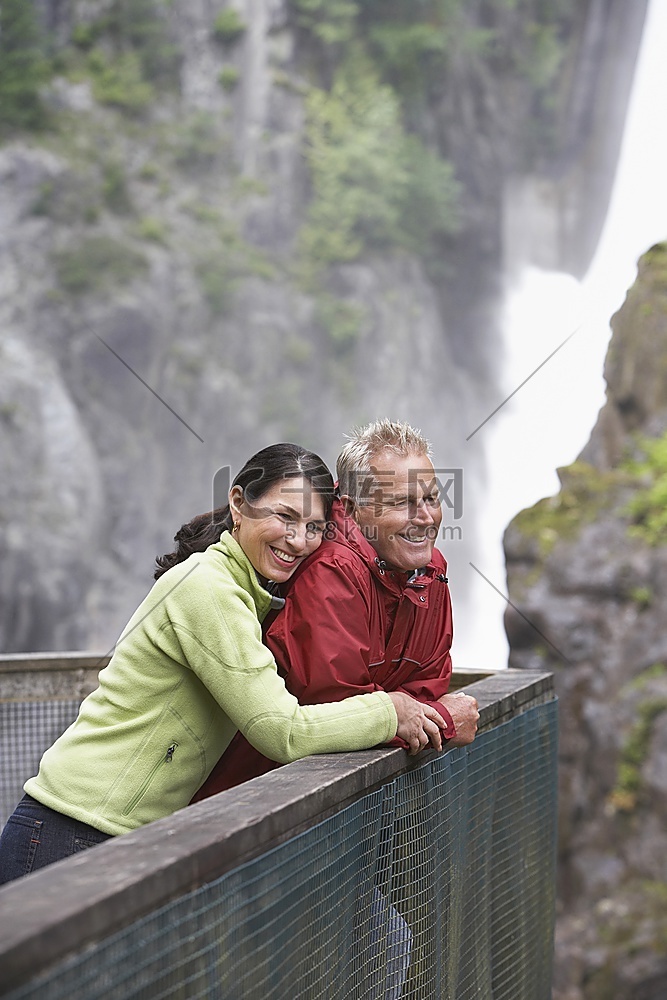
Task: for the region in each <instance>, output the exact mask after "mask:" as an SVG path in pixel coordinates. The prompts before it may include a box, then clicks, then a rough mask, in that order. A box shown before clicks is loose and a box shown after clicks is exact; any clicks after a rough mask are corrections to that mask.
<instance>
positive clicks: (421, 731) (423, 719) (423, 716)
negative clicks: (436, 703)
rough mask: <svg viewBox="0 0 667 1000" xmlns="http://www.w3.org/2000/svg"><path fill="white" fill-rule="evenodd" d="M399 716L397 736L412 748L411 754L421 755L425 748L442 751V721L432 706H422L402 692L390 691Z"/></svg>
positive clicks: (389, 693)
mask: <svg viewBox="0 0 667 1000" xmlns="http://www.w3.org/2000/svg"><path fill="white" fill-rule="evenodd" d="M387 694H388V695H389V697H390V698H391V700H392V702H393V703H394V708H395V709H396V715H397V716H398V729H397V731H396V735H397V736H400V737H401V739H403V740H405V742H406V743H407V744H408V746H409V747H410V753H419V751H420V750H423V749H424V747H427V746H429V745H430V746H432V747H433V748H434V749H435V750H442V735H441V733H440V726H439V725H438V722H440V724H442V719H441V717H440V716H439V715H438V713H437V712H436V711H435V709H434V708H431V706H430V705H422V704H421V702H419V701H415V699H414V698H411V697H410V695H408V694H403V693H402V692H401V691H388V692H387Z"/></svg>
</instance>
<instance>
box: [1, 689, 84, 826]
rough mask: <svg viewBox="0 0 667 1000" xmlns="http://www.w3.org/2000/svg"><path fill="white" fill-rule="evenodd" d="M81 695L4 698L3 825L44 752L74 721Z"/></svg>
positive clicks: (2, 744) (35, 771)
mask: <svg viewBox="0 0 667 1000" xmlns="http://www.w3.org/2000/svg"><path fill="white" fill-rule="evenodd" d="M80 704H81V700H80V699H71V700H69V701H23V702H15V701H6V702H0V828H1V827H3V826H4V825H5V823H6V821H7V817H8V816H9V815H10V814H11V813H12V812H13V810H14V806H15V805H16V803H17V802H18V801H19V799H20V798H21V796H22V795H23V782H24V781H27V779H28V778H30V777H31V776H32V775H33V774H37V768H38V767H39V762H40V760H41V757H42V754H43V753H44V751H45V750H47V749H48V748H49V747H50V746H51V744H52V743H53V742H54V741H55V740H57V739H58V737H59V736H60V735H61V734H62V733H64V732H65V730H66V729H67V727H68V726H69V725H70V724H71V723H72V722H74V720H75V718H76V716H77V712H78V711H79V705H80Z"/></svg>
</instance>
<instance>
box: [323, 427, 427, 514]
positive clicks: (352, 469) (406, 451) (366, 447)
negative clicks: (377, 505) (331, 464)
mask: <svg viewBox="0 0 667 1000" xmlns="http://www.w3.org/2000/svg"><path fill="white" fill-rule="evenodd" d="M346 437H347V439H348V440H347V442H346V444H344V445H343V447H342V449H341V453H340V455H339V456H338V459H337V461H336V475H337V477H338V492H339V493H340V495H341V496H349V497H351V498H352V499H353V500H356V501H357V502H360V503H364V502H369V500H370V496H371V495H372V494H373V493H374V491H375V479H374V476H373V473H372V471H371V466H373V465H375V459H376V458H377V456H378V455H380V454H381V453H382V452H383V451H391V452H393V453H394V454H395V455H400V457H401V458H405V457H406V456H408V455H427V456H428V457H429V458H430V457H431V445H430V443H429V441H428V440H427V439H426V438H425V437H424V435H423V434H422V432H421V431H420V430H419V429H417V428H415V427H411V426H410V424H405V423H401V422H399V421H394V420H389V419H388V418H387V417H383V418H382V419H381V420H374V421H373V422H372V423H370V424H366V426H365V427H356V428H354V430H353V431H352V433H351V434H347V435H346ZM361 493H363V498H362V496H360V494H361Z"/></svg>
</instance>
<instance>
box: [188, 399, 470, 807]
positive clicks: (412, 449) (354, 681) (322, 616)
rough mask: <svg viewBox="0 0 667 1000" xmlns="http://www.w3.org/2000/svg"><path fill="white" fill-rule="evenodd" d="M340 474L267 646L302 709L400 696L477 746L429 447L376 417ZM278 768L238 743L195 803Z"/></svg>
mask: <svg viewBox="0 0 667 1000" xmlns="http://www.w3.org/2000/svg"><path fill="white" fill-rule="evenodd" d="M336 471H337V475H338V491H339V497H340V499H338V500H336V501H335V503H334V511H333V514H332V524H331V525H330V526H329V529H328V531H327V533H326V536H325V538H324V540H323V542H322V544H321V545H320V547H319V548H318V549H317V550H316V552H315V553H314V554H313V555H312V556H311V557H310V558H309V559H308V560H307V561H306V562H305V563H304V564H303V566H302V567H301V568H300V569H299V570H297V572H296V573H295V575H294V577H293V579H292V581H291V582H290V586H289V591H288V593H287V595H286V599H285V607H284V608H283V609H282V610H281V611H279V612H277V613H276V614H275V615H273V617H272V619H271V620H270V621H269V620H268V619H267V622H268V625H267V622H265V634H264V641H265V643H266V644H267V646H268V647H269V648H270V649H271V651H272V652H273V655H274V656H275V658H276V662H277V664H278V669H279V671H280V672H281V674H282V675H283V676H284V677H285V683H286V685H287V687H288V689H289V690H290V691H291V692H292V693H293V694H294V695H296V697H297V698H298V699H299V701H300V702H302V703H303V704H315V703H318V702H324V701H335V700H339V699H342V698H346V697H348V696H349V695H352V694H365V693H368V692H370V691H377V690H385V691H403V692H404V693H406V694H408V695H411V696H412V697H414V698H416V699H417V700H418V701H421V702H424V703H429V704H431V705H432V706H433V707H434V708H436V710H437V711H438V712H439V714H440V715H441V717H442V719H443V727H442V728H443V734H444V737H445V738H446V739H448V740H449V745H450V746H464V745H466V744H468V743H471V742H472V740H473V739H474V737H475V733H476V731H477V720H478V718H479V713H478V711H477V702H476V700H475V699H474V698H472V697H470V696H469V695H466V694H463V693H462V692H457V693H454V694H448V693H447V692H448V687H449V681H450V677H451V670H452V667H451V656H450V646H451V642H452V613H451V601H450V596H449V587H448V585H447V577H446V569H447V564H446V562H445V560H444V558H443V556H442V555H441V553H440V552H439V551H438V550H437V549H436V548H435V541H436V538H437V535H438V530H439V528H440V523H441V520H442V510H441V506H440V497H439V492H438V485H437V481H436V477H435V470H434V468H433V464H432V462H431V458H430V446H429V444H428V442H427V441H426V439H425V438H424V437H423V435H422V434H421V432H419V431H417V430H415V429H413V428H412V427H410V426H409V425H407V424H402V423H395V422H392V421H389V420H386V419H385V420H379V421H376V422H374V423H371V424H369V425H368V426H367V427H365V428H362V429H361V430H359V431H357V432H355V433H354V434H353V435H352V436H351V437H350V439H349V441H348V443H347V444H346V445H345V446H344V447H343V449H342V451H341V453H340V455H339V457H338V462H337V464H336ZM394 742H395V743H396V744H397V745H405V744H402V743H401V741H394ZM277 766H279V765H277V764H275V763H274V762H273V761H269V760H267V759H266V758H264V757H262V756H261V754H259V753H258V752H257V751H255V750H254V749H253V748H252V747H251V746H250V745H249V744H248V743H247V742H246V740H245V739H244V738H243V737H242V736H241V734H237V736H236V737H235V739H234V741H233V742H232V744H231V745H230V746H229V748H228V749H227V751H226V752H225V754H224V756H223V757H222V758H221V760H220V761H219V762H218V764H217V765H216V767H215V768H214V770H213V772H212V773H211V775H210V776H209V778H208V779H207V781H206V782H205V783H204V785H203V786H202V788H201V789H200V790H199V792H198V793H197V795H196V796H195V799H194V801H197V800H199V799H201V798H206V797H207V796H208V795H212V794H214V793H215V792H218V791H222V790H223V789H225V788H231V787H233V786H234V785H237V784H240V783H241V782H242V781H247V780H248V779H249V778H252V777H256V776H257V775H258V774H263V773H265V772H266V771H269V770H271V769H272V768H274V767H277Z"/></svg>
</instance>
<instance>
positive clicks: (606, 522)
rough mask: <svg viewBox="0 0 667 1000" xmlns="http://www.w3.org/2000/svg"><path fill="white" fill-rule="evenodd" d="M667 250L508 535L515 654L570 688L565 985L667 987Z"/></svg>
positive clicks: (565, 724)
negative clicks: (596, 391) (569, 444)
mask: <svg viewBox="0 0 667 1000" xmlns="http://www.w3.org/2000/svg"><path fill="white" fill-rule="evenodd" d="M666 264H667V246H664V245H661V246H658V247H655V248H653V249H652V250H651V251H649V252H648V253H647V254H646V255H645V256H644V257H643V258H642V260H641V261H640V264H639V273H638V278H637V281H636V283H635V285H634V286H633V288H631V289H630V291H629V293H628V297H627V299H626V302H625V304H624V305H623V307H622V308H621V310H620V311H619V312H618V313H617V315H616V316H615V317H614V319H613V323H612V326H613V337H612V341H611V345H610V348H609V355H608V359H607V364H606V378H607V382H608V390H607V402H606V404H605V407H604V408H603V410H602V411H601V413H600V416H599V420H598V423H597V425H596V428H595V429H594V431H593V434H592V436H591V440H590V442H589V444H588V445H587V446H586V448H585V450H584V452H583V454H582V457H581V458H580V459H579V460H578V462H576V463H575V464H574V465H573V466H571V467H570V468H569V469H564V470H561V472H560V476H561V483H562V488H561V492H560V493H559V494H558V495H557V496H556V497H553V498H550V499H549V500H543V501H540V504H538V505H536V507H535V508H532V509H531V510H529V511H524V512H522V513H521V514H520V515H518V517H517V518H516V519H515V520H514V521H513V522H512V524H511V525H510V526H509V528H508V530H507V532H506V535H505V551H506V556H507V572H508V584H509V593H510V598H511V600H512V603H513V605H514V609H513V608H509V609H508V612H507V616H506V626H507V631H508V635H509V639H510V646H511V652H510V666H513V667H531V668H535V667H537V666H539V667H541V668H544V667H546V668H548V669H550V670H553V671H554V673H555V675H556V683H557V689H558V693H559V698H560V719H561V735H560V803H559V810H560V867H559V873H560V874H559V915H558V930H557V948H556V970H557V971H556V979H555V992H554V997H555V998H557V1000H597V998H600V1000H602V998H607V997H614V998H618V1000H625V998H628V1000H629V998H631V997H632V998H636V997H637V996H646V997H656V998H657V997H659V996H664V995H667V905H666V904H667V823H666V822H665V820H666V817H667V795H666V792H667V787H666V786H665V780H664V775H665V774H667V738H666V734H667V634H666V633H665V628H664V622H665V620H666V616H667V590H666V585H667V534H666V533H665V532H664V530H663V529H662V528H661V527H660V526H659V527H658V528H657V529H655V522H654V521H652V520H651V518H652V517H656V516H658V515H659V514H660V512H661V510H662V509H663V507H664V505H663V504H662V502H661V501H660V499H659V497H660V492H659V490H660V488H661V487H660V484H661V483H662V476H663V475H665V473H667V465H664V463H663V462H662V460H661V458H660V455H661V450H660V449H661V447H662V446H661V444H660V442H661V441H663V440H664V434H665V429H666V428H667V400H666V398H665V395H664V382H663V381H661V379H660V378H659V376H657V375H656V372H658V373H659V372H663V371H664V370H665V368H664V366H665V364H666V363H667V293H666V286H665V281H664V274H665V270H664V268H665V265H666ZM651 442H652V443H651ZM647 454H649V455H652V456H653V457H652V458H651V459H650V460H647V459H646V455H647ZM536 629H539V633H540V634H538V632H537V631H536Z"/></svg>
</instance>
